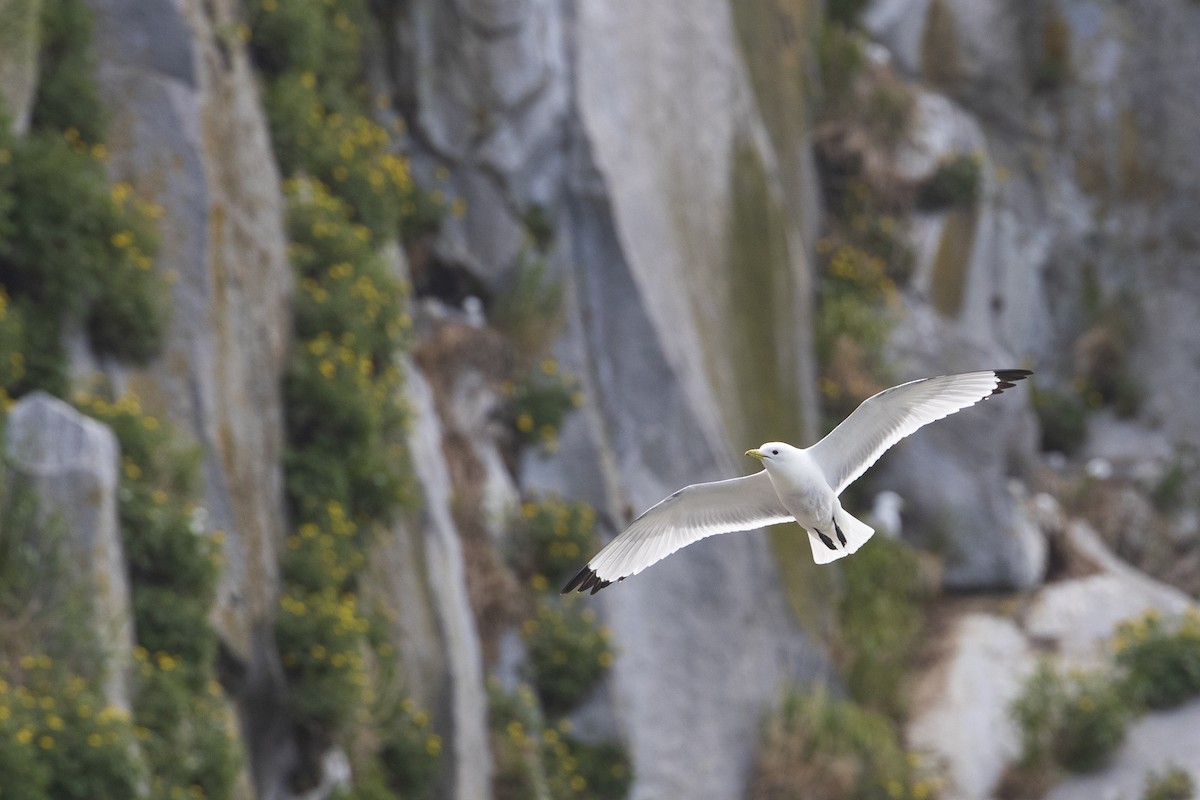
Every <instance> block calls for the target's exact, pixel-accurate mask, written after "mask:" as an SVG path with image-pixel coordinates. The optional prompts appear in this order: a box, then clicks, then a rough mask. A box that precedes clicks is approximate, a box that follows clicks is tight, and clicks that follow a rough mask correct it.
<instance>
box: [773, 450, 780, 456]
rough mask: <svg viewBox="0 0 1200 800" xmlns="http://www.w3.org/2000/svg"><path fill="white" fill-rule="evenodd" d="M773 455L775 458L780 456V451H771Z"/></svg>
mask: <svg viewBox="0 0 1200 800" xmlns="http://www.w3.org/2000/svg"><path fill="white" fill-rule="evenodd" d="M771 455H773V456H777V455H779V451H778V450H772V451H771Z"/></svg>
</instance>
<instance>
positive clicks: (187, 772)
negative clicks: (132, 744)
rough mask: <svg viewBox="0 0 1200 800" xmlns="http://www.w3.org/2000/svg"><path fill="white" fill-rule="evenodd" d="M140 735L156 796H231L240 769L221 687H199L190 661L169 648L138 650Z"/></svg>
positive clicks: (232, 723) (136, 689)
mask: <svg viewBox="0 0 1200 800" xmlns="http://www.w3.org/2000/svg"><path fill="white" fill-rule="evenodd" d="M134 656H135V658H136V660H137V667H138V670H137V673H136V674H135V681H134V709H135V722H136V723H137V725H138V727H137V728H136V729H135V733H136V734H137V736H138V739H139V740H140V741H141V747H142V752H143V753H144V754H145V756H146V762H147V764H149V765H150V766H151V768H152V775H151V778H150V788H151V794H152V796H154V797H172V796H184V795H182V794H180V793H182V792H187V793H188V795H189V796H192V797H195V796H196V792H197V791H200V792H203V795H202V796H203V797H205V798H228V797H230V796H231V795H232V790H233V784H234V782H235V781H236V780H237V776H238V773H239V772H240V770H241V767H242V764H241V757H240V751H239V748H238V745H237V742H236V739H235V735H236V734H235V733H234V731H235V730H236V722H235V720H234V718H233V715H232V712H231V711H230V709H229V708H228V706H227V705H225V704H224V703H222V702H220V699H221V697H222V692H221V687H220V686H218V685H217V684H216V683H215V682H213V681H212V680H211V678H210V679H209V682H208V683H207V684H206V685H204V686H202V687H200V689H199V690H197V689H195V688H194V687H193V686H192V685H191V683H192V681H191V679H190V678H189V676H188V665H187V664H186V663H185V662H182V661H180V660H179V659H178V658H175V657H173V656H171V655H170V654H168V653H165V652H161V651H160V652H158V653H156V654H151V653H148V652H147V651H146V649H145V648H144V647H138V648H137V649H136V650H135V651H134Z"/></svg>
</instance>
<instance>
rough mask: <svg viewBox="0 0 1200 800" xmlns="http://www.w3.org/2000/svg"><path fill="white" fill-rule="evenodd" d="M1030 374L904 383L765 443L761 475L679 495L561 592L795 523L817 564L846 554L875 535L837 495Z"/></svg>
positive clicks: (989, 373)
mask: <svg viewBox="0 0 1200 800" xmlns="http://www.w3.org/2000/svg"><path fill="white" fill-rule="evenodd" d="M1032 374H1033V373H1032V372H1030V371H1029V370H1025V369H1000V370H983V371H981V372H966V373H962V374H959V375H943V376H941V377H937V378H924V379H922V380H916V381H911V382H909V383H902V384H900V385H899V386H893V387H892V388H891V389H885V390H884V391H882V392H880V393H879V394H877V395H874V396H872V397H869V398H868V399H866V400H864V401H863V403H862V405H860V406H859V407H858V408H857V409H855V410H854V413H853V414H851V415H850V416H849V417H847V418H846V419H845V420H843V422H842V424H840V425H838V426H837V427H836V428H834V429H833V431H832V432H830V433H829V435H828V436H826V437H825V438H824V439H822V440H821V441H819V442H817V443H816V444H814V445H813V446H812V447H809V448H803V449H802V448H798V447H793V446H792V445H790V444H785V443H783V442H767V443H766V444H764V445H762V446H761V447H757V448H755V449H753V450H747V451H746V455H748V456H751V457H752V458H757V459H760V460H761V461H762V463H763V466H764V467H765V469H763V470H762V471H760V472H756V473H755V474H753V475H749V476H747V477H744V478H733V479H732V480H727V481H715V482H713V483H697V484H694V485H692V486H688V487H686V488H683V489H680V490H679V491H678V492H676V493H675V494H673V495H671V496H670V497H668V498H667V499H665V500H663V501H662V502H660V503H659V504H658V505H656V506H654V507H652V508H651V509H649V510H648V511H646V512H645V513H643V514H642V515H641V516H640V517H638V518H637V519H635V520H634V521H633V522H632V523H631V524H630V525H629V527H628V528H626V529H625V531H624V532H623V533H622V534H621V535H620V536H618V537H616V538H615V539H613V540H612V541H611V542H609V543H608V545H606V546H605V547H604V548H603V549H602V550H601V551H600V552H599V553H597V554H596V556H595V557H594V558H592V560H591V561H589V562H588V563H587V566H585V567H584V568H583V569H581V570H580V571H579V574H578V575H576V576H575V577H574V578H572V579H571V580H570V581H569V582H568V583H567V585H566V586H564V587H563V590H562V591H563V594H567V593H568V592H571V591H573V590H574V591H580V592H583V591H586V590H588V589H591V591H592V594H595V593H596V592H598V591H600V590H601V589H603V588H604V587H605V586H608V585H609V584H611V583H613V582H615V581H623V580H625V579H626V578H628V577H630V576H631V575H637V574H638V573H639V572H641V571H642V570H644V569H645V568H646V567H648V566H650V565H651V564H654V563H656V562H658V561H660V560H662V559H664V558H666V557H667V556H669V555H671V553H674V552H675V551H676V550H678V549H680V548H681V547H684V546H686V545H689V544H691V543H692V542H695V541H698V540H700V539H703V538H705V537H706V536H713V535H716V534H718V533H733V532H734V531H745V530H753V529H755V528H761V527H764V526H766V525H778V524H780V523H784V522H796V523H798V524H799V525H800V526H801V527H803V528H804V529H805V530H806V531H807V532H808V538H809V543H810V544H811V545H812V553H813V559H814V560H815V561H816V562H817V563H818V564H827V563H829V562H830V561H835V560H837V559H839V558H842V557H843V556H848V555H850V554H851V553H854V552H856V551H857V550H858V549H859V548H860V547H862V546H863V544H865V543H866V541H867V540H868V539H870V538H871V535H872V534H873V533H874V532H875V531H874V530H873V529H872V528H871V526H869V525H867V524H866V523H865V522H861V521H859V520H857V519H855V518H854V517H852V516H850V514H849V513H847V512H846V511H845V509H843V508H842V505H841V503H840V502H839V501H838V496H839V495H840V494H841V493H842V491H843V490H845V488H846V487H847V486H849V485H850V484H851V483H853V482H854V481H855V480H856V479H857V478H858V477H859V476H860V475H862V474H863V473H864V472H866V471H867V469H868V468H869V467H870V466H871V465H872V464H874V463H875V462H876V461H878V460H879V457H880V456H882V455H883V454H884V452H886V451H887V449H888V448H889V447H891V446H892V445H894V444H895V443H896V442H898V441H900V440H901V439H903V438H904V437H905V436H908V435H909V434H910V433H913V432H914V431H916V430H917V429H918V428H921V427H922V426H924V425H928V424H929V423H930V422H933V421H934V420H939V419H941V418H942V417H946V416H949V415H950V414H953V413H954V412H956V411H961V410H962V409H964V408H967V407H968V406H973V405H975V404H976V403H978V402H979V401H980V400H983V399H985V398H987V397H989V396H991V395H994V394H1000V393H1001V392H1002V391H1004V390H1005V389H1010V388H1012V387H1013V385H1014V384H1015V383H1016V382H1017V381H1019V380H1023V379H1025V378H1027V377H1029V376H1030V375H1032Z"/></svg>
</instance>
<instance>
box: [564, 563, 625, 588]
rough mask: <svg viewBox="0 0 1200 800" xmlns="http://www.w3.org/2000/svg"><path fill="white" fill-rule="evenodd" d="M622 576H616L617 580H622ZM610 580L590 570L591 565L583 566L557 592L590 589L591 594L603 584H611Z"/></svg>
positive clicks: (603, 585) (602, 586)
mask: <svg viewBox="0 0 1200 800" xmlns="http://www.w3.org/2000/svg"><path fill="white" fill-rule="evenodd" d="M623 580H625V579H624V578H617V581H618V582H620V581H623ZM612 583H613V582H612V581H606V580H604V579H602V578H601V577H600V576H599V575H597V574H596V573H595V571H594V570H592V568H591V567H584V568H583V569H581V570H579V573H578V574H577V575H576V576H575V577H574V578H571V580H569V581H567V585H566V586H564V587H563V588H562V591H561V592H559V594H570V593H571V592H580V593H581V594H582V593H583V592H586V591H588V590H589V589H591V594H595V593H596V592H598V591H600V590H601V589H603V588H604V587H605V586H612Z"/></svg>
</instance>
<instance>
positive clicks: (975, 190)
mask: <svg viewBox="0 0 1200 800" xmlns="http://www.w3.org/2000/svg"><path fill="white" fill-rule="evenodd" d="M982 184H983V168H982V166H981V164H980V162H979V158H978V157H977V156H974V155H964V154H957V155H953V156H949V157H947V158H945V159H943V160H942V162H941V163H940V164H938V166H937V169H936V170H934V173H933V174H932V175H930V176H929V177H928V178H927V179H926V180H924V181H923V182H922V183H921V185H920V186H918V187H917V206H918V207H919V208H921V209H923V210H925V211H939V210H942V209H947V208H957V209H972V208H974V207H975V204H976V203H978V202H979V191H980V187H981V186H982Z"/></svg>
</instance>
